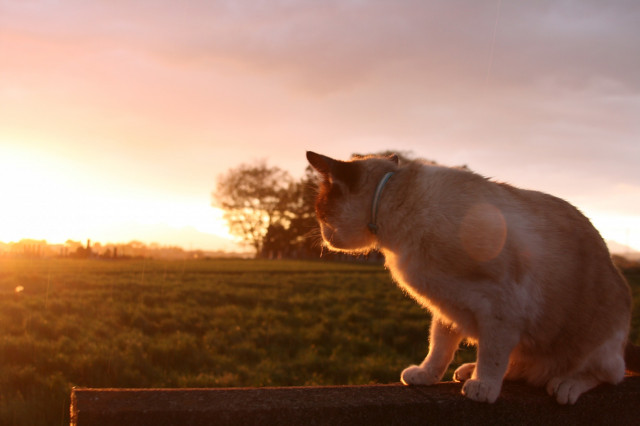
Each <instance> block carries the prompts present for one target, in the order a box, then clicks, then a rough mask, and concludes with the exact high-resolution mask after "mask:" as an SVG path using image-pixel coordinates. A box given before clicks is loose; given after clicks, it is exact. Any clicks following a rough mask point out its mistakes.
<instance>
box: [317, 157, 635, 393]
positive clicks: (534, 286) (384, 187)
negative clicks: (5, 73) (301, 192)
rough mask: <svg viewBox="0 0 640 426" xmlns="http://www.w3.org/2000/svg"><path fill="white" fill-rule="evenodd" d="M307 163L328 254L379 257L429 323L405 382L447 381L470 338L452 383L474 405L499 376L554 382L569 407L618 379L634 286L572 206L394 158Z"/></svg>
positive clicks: (493, 389)
mask: <svg viewBox="0 0 640 426" xmlns="http://www.w3.org/2000/svg"><path fill="white" fill-rule="evenodd" d="M307 159H308V160H309V163H310V164H311V166H313V168H314V169H315V170H316V171H317V172H319V174H320V175H321V177H322V180H321V183H320V187H319V193H318V196H317V199H316V213H317V218H318V221H319V223H320V228H321V233H322V237H323V239H324V241H325V244H326V245H327V246H328V247H329V248H331V249H333V250H338V251H344V252H352V253H364V252H368V251H369V250H371V249H375V248H377V249H379V250H380V251H381V252H382V253H383V254H384V256H385V259H386V266H387V267H388V268H389V270H390V271H391V273H392V275H393V278H394V279H395V281H397V283H398V284H399V285H400V287H402V288H403V289H404V290H405V291H406V292H407V293H409V294H410V295H411V296H412V297H413V298H415V299H416V300H417V301H418V302H419V303H420V304H421V305H423V306H425V307H426V308H428V309H429V311H431V313H432V321H431V330H430V344H429V353H428V355H427V357H426V358H425V359H424V361H422V363H421V364H420V365H413V366H410V367H408V368H406V369H405V370H404V371H403V372H402V375H401V380H402V382H403V383H404V384H406V385H431V384H434V383H436V382H439V381H440V380H441V379H442V376H443V375H444V373H445V371H446V369H447V367H448V366H449V364H450V363H451V361H452V359H453V356H454V354H455V352H456V350H457V349H458V346H459V344H460V342H461V341H462V340H463V339H465V338H466V339H467V340H468V341H470V342H472V343H475V344H477V347H478V355H477V361H476V362H475V363H470V364H464V365H462V366H460V367H459V368H458V369H457V370H456V372H455V375H454V379H455V380H457V381H464V382H465V383H464V385H463V387H462V393H463V394H464V395H466V396H467V397H468V398H471V399H472V400H476V401H485V402H494V401H495V400H496V399H497V398H498V395H499V394H500V389H501V387H502V381H503V379H508V380H525V381H526V382H528V383H530V384H532V385H535V386H544V385H546V389H547V392H548V393H549V394H550V395H553V396H555V398H556V400H557V401H558V403H560V404H567V403H569V404H573V403H575V402H576V400H577V399H578V397H579V396H580V395H581V394H582V393H584V392H586V391H588V390H589V389H591V388H593V387H595V386H597V385H598V384H600V383H613V384H616V383H619V382H620V381H622V379H623V377H624V374H625V361H624V356H623V354H624V350H625V345H626V342H627V335H628V332H629V324H630V316H631V297H630V291H629V286H628V285H627V283H626V281H625V280H624V278H623V277H622V275H621V274H620V273H619V271H618V270H617V269H616V267H615V266H614V265H613V263H612V262H611V258H610V255H609V252H608V250H607V247H606V245H605V243H604V242H603V240H602V238H601V237H600V235H599V234H598V231H596V229H595V228H594V227H593V226H592V225H591V223H590V222H589V220H588V219H587V218H586V217H585V216H583V215H582V214H581V213H580V212H579V211H578V210H577V209H576V208H574V207H573V206H571V205H570V204H569V203H567V202H565V201H563V200H561V199H559V198H556V197H553V196H551V195H548V194H544V193H541V192H536V191H527V190H522V189H518V188H514V187H512V186H509V185H506V184H503V183H496V182H492V181H489V180H487V179H485V178H484V177H482V176H479V175H477V174H474V173H472V172H469V171H466V170H461V169H459V168H448V167H442V166H437V165H434V164H431V163H426V162H422V161H412V162H407V163H405V164H402V165H399V164H398V159H397V157H395V156H391V157H376V156H373V157H365V158H356V159H353V160H351V161H338V160H334V159H331V158H329V157H326V156H323V155H320V154H316V153H313V152H307ZM634 368H637V367H634Z"/></svg>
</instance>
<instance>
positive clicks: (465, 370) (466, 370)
mask: <svg viewBox="0 0 640 426" xmlns="http://www.w3.org/2000/svg"><path fill="white" fill-rule="evenodd" d="M475 369H476V363H475V362H468V363H466V364H462V365H461V366H460V367H458V368H457V369H456V371H455V372H454V373H453V380H454V381H456V382H466V381H467V380H469V379H470V378H471V376H473V372H474V371H475Z"/></svg>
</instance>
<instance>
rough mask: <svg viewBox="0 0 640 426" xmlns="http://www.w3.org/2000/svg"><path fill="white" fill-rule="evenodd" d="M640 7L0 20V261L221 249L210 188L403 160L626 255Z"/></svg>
mask: <svg viewBox="0 0 640 426" xmlns="http://www.w3.org/2000/svg"><path fill="white" fill-rule="evenodd" d="M639 22H640V2H638V1H635V0H628V1H618V0H613V1H611V0H609V1H606V2H605V1H590V0H581V1H561V0H554V1H541V0H536V1H528V2H524V1H518V2H516V1H499V0H498V1H472V0H468V1H459V0H441V1H424V0H423V1H418V0H416V1H392V0H388V1H375V0H368V1H349V0H336V1H333V0H323V1H312V0H308V1H296V0H289V1H240V0H235V1H211V0H209V1H188V2H177V1H173V2H170V1H159V0H154V1H148V0H141V1H111V0H110V1H107V0H105V1H95V0H94V1H81V0H73V1H51V0H49V1H28V0H21V1H0V241H4V242H10V241H17V240H20V239H22V238H35V239H46V240H47V241H49V242H51V243H57V242H64V241H65V240H67V239H76V240H83V241H84V240H86V239H87V238H91V239H92V240H93V241H100V242H103V243H106V242H127V241H130V240H134V239H137V240H141V241H143V242H146V243H151V242H158V243H161V244H165V245H180V246H183V247H184V248H187V249H189V248H202V249H216V248H223V249H230V248H233V244H232V243H230V242H229V240H228V239H227V238H226V237H227V236H228V235H227V233H226V229H225V226H224V223H223V222H222V220H221V213H220V211H218V210H215V209H214V208H213V207H211V192H212V190H213V189H214V188H215V185H216V177H217V176H218V175H219V174H221V173H223V172H225V171H227V170H228V169H229V168H231V167H234V166H237V165H238V164H240V163H250V162H253V161H257V160H260V159H266V160H267V162H268V163H269V164H270V165H277V166H280V167H282V168H284V169H286V170H288V171H289V172H290V173H291V174H292V175H293V176H294V177H299V176H301V175H302V173H303V171H304V168H305V166H306V163H305V155H304V154H305V151H306V150H308V149H310V150H314V151H318V152H321V153H324V154H327V155H331V156H334V157H338V158H348V157H349V155H350V154H351V153H354V152H359V153H366V152H376V151H382V150H399V151H409V152H412V153H413V154H414V155H415V156H417V157H424V158H429V159H432V160H435V161H438V162H440V163H443V164H449V165H460V164H467V165H468V166H469V167H471V168H472V169H473V170H475V171H477V172H479V173H481V174H483V175H486V176H491V177H494V178H495V179H497V180H500V181H505V182H509V183H511V184H514V185H517V186H521V187H525V188H530V189H537V190H542V191H545V192H549V193H552V194H554V195H557V196H560V197H562V198H565V199H567V200H568V201H570V202H571V203H573V204H574V205H576V206H577V207H579V208H580V209H581V210H582V211H583V212H584V213H585V214H586V215H587V216H589V217H590V218H591V219H592V221H593V223H594V224H595V225H596V227H597V228H598V229H599V230H600V231H601V233H602V234H603V236H604V237H605V238H606V239H611V240H616V241H618V242H619V243H622V244H628V245H630V246H632V247H634V248H636V249H640V25H639V24H638V23H639Z"/></svg>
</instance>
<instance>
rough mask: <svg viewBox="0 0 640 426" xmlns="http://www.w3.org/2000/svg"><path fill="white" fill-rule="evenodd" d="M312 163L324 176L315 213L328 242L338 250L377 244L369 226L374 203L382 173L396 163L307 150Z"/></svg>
mask: <svg viewBox="0 0 640 426" xmlns="http://www.w3.org/2000/svg"><path fill="white" fill-rule="evenodd" d="M307 159H308V160H309V163H310V164H311V166H312V167H313V168H314V169H315V170H316V171H318V172H319V173H320V175H321V177H322V179H321V182H320V187H319V191H318V196H317V198H316V204H315V208H316V216H317V218H318V222H319V223H320V230H321V232H322V238H323V240H324V241H325V243H326V245H327V246H328V247H329V248H331V249H333V250H337V251H347V252H366V251H369V250H371V249H372V248H374V247H375V245H376V239H375V237H374V235H373V234H372V233H371V232H370V231H369V229H368V226H367V225H368V223H369V222H370V221H371V203H372V201H373V195H374V192H375V188H376V186H377V183H378V180H379V179H380V176H382V175H384V173H385V172H386V171H389V170H385V171H382V170H384V169H385V167H381V165H382V164H386V169H389V168H392V167H395V165H396V163H394V162H392V161H390V160H388V159H380V158H369V159H357V160H353V161H338V160H334V159H332V158H329V157H326V156H324V155H320V154H316V153H314V152H307Z"/></svg>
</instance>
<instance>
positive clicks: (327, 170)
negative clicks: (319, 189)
mask: <svg viewBox="0 0 640 426" xmlns="http://www.w3.org/2000/svg"><path fill="white" fill-rule="evenodd" d="M307 160H308V161H309V164H311V167H313V168H314V169H316V170H317V171H318V172H319V173H320V174H321V175H323V176H324V177H325V178H326V177H329V175H330V174H331V169H332V168H333V165H334V164H335V163H336V160H334V159H333V158H329V157H327V156H325V155H322V154H316V153H315V152H311V151H307Z"/></svg>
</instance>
